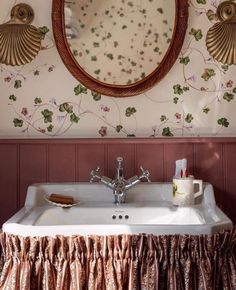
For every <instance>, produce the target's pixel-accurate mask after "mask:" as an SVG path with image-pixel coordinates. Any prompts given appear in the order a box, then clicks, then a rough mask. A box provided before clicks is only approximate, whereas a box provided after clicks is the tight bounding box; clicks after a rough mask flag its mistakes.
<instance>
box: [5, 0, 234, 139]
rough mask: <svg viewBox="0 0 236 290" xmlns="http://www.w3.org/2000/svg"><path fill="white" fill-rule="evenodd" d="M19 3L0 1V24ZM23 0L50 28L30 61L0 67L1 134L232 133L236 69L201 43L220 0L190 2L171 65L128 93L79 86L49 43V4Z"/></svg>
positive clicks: (37, 20) (37, 21) (37, 22)
mask: <svg viewBox="0 0 236 290" xmlns="http://www.w3.org/2000/svg"><path fill="white" fill-rule="evenodd" d="M173 1H174V0H173ZM20 2H21V1H14V0H1V3H0V23H3V22H5V21H7V20H9V17H10V16H9V13H10V10H11V8H12V7H13V5H14V4H15V3H20ZM23 2H25V3H28V4H30V5H31V6H32V7H33V9H34V11H35V20H34V22H33V23H32V24H33V25H34V26H36V27H43V26H46V27H48V28H49V32H48V33H47V34H46V35H45V39H44V40H43V47H42V50H41V51H40V53H39V55H38V57H37V58H36V59H35V60H34V61H33V62H32V63H30V64H27V65H25V66H23V67H17V68H14V67H8V66H5V65H0V98H1V99H0V137H1V138H51V137H63V138H66V137H68V138H69V137H126V136H136V137H150V136H155V137H161V136H235V135H236V120H235V111H236V103H235V96H236V66H229V67H228V66H225V65H222V64H221V63H218V62H216V61H214V60H213V59H212V58H211V57H210V55H209V54H208V52H207V50H206V46H205V36H206V33H207V30H208V29H209V28H210V27H211V26H212V25H213V23H211V22H210V21H209V19H208V18H207V16H206V13H207V11H208V10H212V11H214V12H215V11H216V7H217V6H218V4H219V3H220V2H221V1H218V0H191V1H189V4H190V8H189V12H190V16H189V25H188V30H187V33H186V38H185V42H184V45H183V48H182V52H181V55H180V56H179V58H178V59H177V61H176V63H175V65H174V66H173V68H172V69H171V71H170V72H169V73H168V74H167V76H166V77H165V78H164V79H163V80H162V81H161V82H160V83H158V84H157V85H156V86H155V87H154V88H153V89H151V90H149V91H148V92H146V93H145V94H142V95H139V96H135V97H129V98H112V97H106V96H100V95H98V94H92V93H91V92H90V90H87V89H86V88H83V87H82V86H80V84H79V83H78V81H77V80H76V79H74V77H73V76H71V75H70V73H69V71H68V70H67V69H66V67H65V66H64V64H63V62H62V61H61V59H60V56H59V54H58V52H57V49H56V47H55V43H54V39H53V34H52V27H51V1H49V0H38V1H35V0H25V1H23Z"/></svg>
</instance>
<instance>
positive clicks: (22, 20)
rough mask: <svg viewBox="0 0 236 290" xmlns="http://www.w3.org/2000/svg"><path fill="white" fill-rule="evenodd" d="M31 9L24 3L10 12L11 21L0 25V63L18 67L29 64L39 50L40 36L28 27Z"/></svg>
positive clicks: (31, 15) (31, 27)
mask: <svg viewBox="0 0 236 290" xmlns="http://www.w3.org/2000/svg"><path fill="white" fill-rule="evenodd" d="M33 19H34V11H33V9H32V8H31V7H30V6H29V5H27V4H24V3H20V4H17V5H16V6H14V7H13V8H12V10H11V20H10V21H8V22H6V23H4V24H1V25H0V63H3V64H6V65H11V66H19V65H24V64H26V63H29V62H31V61H32V60H33V59H34V58H35V57H36V56H37V54H38V53H39V51H40V48H41V41H42V34H41V32H40V31H39V30H38V29H37V28H36V27H35V26H32V25H30V24H31V23H32V21H33Z"/></svg>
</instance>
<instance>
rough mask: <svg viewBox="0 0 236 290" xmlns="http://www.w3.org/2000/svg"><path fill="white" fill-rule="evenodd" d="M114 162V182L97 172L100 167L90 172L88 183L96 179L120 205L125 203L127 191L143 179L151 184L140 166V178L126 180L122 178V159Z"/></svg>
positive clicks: (118, 158)
mask: <svg viewBox="0 0 236 290" xmlns="http://www.w3.org/2000/svg"><path fill="white" fill-rule="evenodd" d="M116 160H117V162H118V165H117V171H116V177H115V179H114V180H112V179H111V178H109V177H106V176H102V175H101V174H100V172H99V171H100V167H99V166H97V168H96V169H94V170H92V171H91V173H90V175H91V179H90V182H93V181H94V180H95V179H98V180H99V181H100V182H101V183H103V184H104V185H106V186H107V187H109V188H111V189H112V190H113V194H114V196H115V203H116V204H120V203H125V198H126V194H127V190H128V189H130V188H131V187H133V186H135V185H136V184H138V183H139V182H140V181H141V179H143V178H145V179H146V180H147V181H148V182H151V180H150V179H149V177H150V173H149V171H148V170H144V169H143V167H142V166H140V169H141V171H142V174H141V175H140V176H137V175H136V176H133V177H131V178H129V179H128V180H126V179H125V178H124V170H123V158H122V157H117V158H116Z"/></svg>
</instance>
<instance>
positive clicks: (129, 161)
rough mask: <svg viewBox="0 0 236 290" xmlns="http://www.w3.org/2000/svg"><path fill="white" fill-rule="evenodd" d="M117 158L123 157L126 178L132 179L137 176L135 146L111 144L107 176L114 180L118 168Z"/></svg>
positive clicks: (108, 151) (108, 152)
mask: <svg viewBox="0 0 236 290" xmlns="http://www.w3.org/2000/svg"><path fill="white" fill-rule="evenodd" d="M117 157H123V158H124V162H123V168H124V176H125V178H126V179H127V178H130V177H131V176H133V175H134V174H135V145H134V144H122V143H119V142H117V144H111V145H109V146H108V148H107V160H106V163H107V174H108V176H109V177H110V178H114V177H115V175H116V168H117V161H116V158H117Z"/></svg>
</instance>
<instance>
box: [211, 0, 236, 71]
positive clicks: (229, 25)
mask: <svg viewBox="0 0 236 290" xmlns="http://www.w3.org/2000/svg"><path fill="white" fill-rule="evenodd" d="M208 18H209V19H210V20H218V21H219V22H217V23H215V24H214V25H213V26H212V27H211V28H210V29H209V31H208V33H207V36H206V46H207V50H208V52H209V53H210V54H211V56H212V57H213V58H214V59H215V60H217V61H219V62H221V63H223V64H228V65H231V64H236V3H234V2H232V1H224V2H222V3H221V4H220V5H219V6H218V8H217V11H216V14H214V13H213V11H208Z"/></svg>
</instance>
